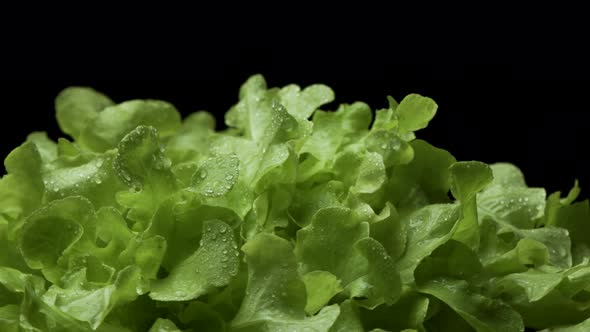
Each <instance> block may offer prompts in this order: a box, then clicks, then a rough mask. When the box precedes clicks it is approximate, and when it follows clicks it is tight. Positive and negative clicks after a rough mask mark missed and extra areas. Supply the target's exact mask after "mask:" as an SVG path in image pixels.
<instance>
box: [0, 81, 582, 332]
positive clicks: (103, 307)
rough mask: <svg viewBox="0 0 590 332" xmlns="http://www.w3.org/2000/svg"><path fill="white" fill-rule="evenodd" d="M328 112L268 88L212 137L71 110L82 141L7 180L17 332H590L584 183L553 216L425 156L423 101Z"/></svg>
mask: <svg viewBox="0 0 590 332" xmlns="http://www.w3.org/2000/svg"><path fill="white" fill-rule="evenodd" d="M333 100H334V92H333V91H332V90H331V89H330V88H328V87H326V86H324V85H320V84H315V85H311V86H309V87H306V88H303V89H302V88H300V87H299V86H297V85H288V86H285V87H283V88H268V87H267V84H266V82H265V80H264V78H263V77H262V76H260V75H256V76H253V77H251V78H250V79H248V81H247V82H246V83H245V84H244V85H243V86H242V87H241V89H240V93H239V100H238V101H237V103H236V104H235V105H234V106H233V107H232V108H231V109H230V110H229V111H228V113H227V114H226V116H225V123H226V124H227V126H228V127H229V128H228V129H227V130H224V131H215V120H214V118H213V116H212V115H211V114H209V113H206V112H197V113H193V114H190V115H188V116H187V117H185V118H184V120H182V119H181V117H180V114H179V113H178V112H177V111H176V109H175V108H174V106H172V105H171V104H170V103H167V102H164V101H158V100H132V101H126V102H122V103H115V102H113V101H112V100H111V99H109V98H108V97H107V96H105V95H104V94H102V93H100V92H97V91H94V90H92V89H90V88H85V87H72V88H67V89H65V90H64V91H62V92H61V93H60V94H59V95H58V96H57V98H56V102H55V108H56V118H57V122H58V124H59V125H60V127H61V129H62V131H63V132H64V133H65V134H67V135H69V137H70V138H67V139H66V138H59V139H58V140H57V142H54V141H53V140H52V139H50V138H49V137H48V136H47V134H45V133H42V132H35V133H32V134H31V135H29V136H28V137H27V139H26V141H25V142H24V143H23V144H22V145H21V146H19V147H17V148H16V149H14V150H13V151H12V152H11V153H10V154H9V155H8V156H7V157H6V159H5V161H4V164H5V166H6V170H7V174H6V175H4V176H3V177H2V178H1V179H0V331H7V332H13V331H14V332H16V331H35V332H39V331H43V332H46V331H47V332H62V331H72V332H77V331H99V332H134V331H150V332H158V331H170V332H176V331H179V332H180V331H182V332H189V331H192V332H196V331H208V332H222V331H240V332H246V331H252V332H260V331H262V332H264V331H268V332H281V331H284V332H287V331H296V332H348V331H352V332H370V331H373V332H377V331H391V332H395V331H419V332H425V331H478V332H493V331H502V332H518V331H524V330H525V327H526V328H529V329H530V330H542V331H547V332H549V331H587V330H589V329H590V323H589V322H590V318H589V317H590V236H589V233H590V205H589V203H588V201H582V202H576V199H577V197H578V195H579V193H580V188H579V186H578V183H577V182H576V183H575V184H574V187H573V189H571V191H570V192H569V194H568V195H567V196H566V197H565V198H562V197H561V194H560V193H559V192H558V193H554V194H551V195H549V196H548V197H546V193H545V190H544V189H542V188H530V187H528V186H527V185H526V182H525V180H524V176H523V174H522V173H521V172H520V170H519V169H518V168H517V167H516V166H514V165H512V164H508V163H497V164H492V165H486V164H484V163H481V162H476V161H459V162H457V161H456V159H455V158H454V157H453V156H452V155H451V154H450V153H449V152H447V151H445V150H442V149H439V148H437V147H435V146H432V145H431V144H429V143H427V142H425V141H423V140H419V139H416V134H415V132H416V131H417V130H420V129H423V128H425V127H426V126H427V125H428V123H429V121H430V120H432V118H433V117H434V115H435V114H436V111H437V104H436V103H435V102H434V101H433V100H431V99H429V98H427V97H423V96H420V95H418V94H411V95H408V96H406V97H405V98H403V99H402V100H401V102H399V103H398V102H397V101H396V100H395V99H393V98H392V97H388V101H389V102H388V106H387V108H385V109H381V110H376V111H375V112H373V111H372V110H371V108H370V107H369V106H368V105H367V104H365V103H362V102H355V103H352V104H343V105H340V106H339V107H338V108H337V109H336V110H335V111H328V110H321V109H320V108H322V107H323V105H325V104H327V103H330V102H332V101H333ZM373 114H374V115H375V118H374V119H373ZM451 195H452V196H451ZM451 197H452V198H451Z"/></svg>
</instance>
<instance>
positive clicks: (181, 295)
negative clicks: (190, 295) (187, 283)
mask: <svg viewBox="0 0 590 332" xmlns="http://www.w3.org/2000/svg"><path fill="white" fill-rule="evenodd" d="M174 295H176V296H178V297H185V296H186V293H185V292H183V291H176V292H174Z"/></svg>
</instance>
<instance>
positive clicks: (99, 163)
mask: <svg viewBox="0 0 590 332" xmlns="http://www.w3.org/2000/svg"><path fill="white" fill-rule="evenodd" d="M102 163H103V160H102V159H98V160H97V161H96V167H100V166H102Z"/></svg>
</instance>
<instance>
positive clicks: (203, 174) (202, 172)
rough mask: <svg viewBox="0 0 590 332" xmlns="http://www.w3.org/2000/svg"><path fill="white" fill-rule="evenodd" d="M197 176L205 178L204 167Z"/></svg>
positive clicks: (205, 171)
mask: <svg viewBox="0 0 590 332" xmlns="http://www.w3.org/2000/svg"><path fill="white" fill-rule="evenodd" d="M199 177H200V178H201V179H205V178H206V177H207V170H206V169H203V170H201V171H200V172H199Z"/></svg>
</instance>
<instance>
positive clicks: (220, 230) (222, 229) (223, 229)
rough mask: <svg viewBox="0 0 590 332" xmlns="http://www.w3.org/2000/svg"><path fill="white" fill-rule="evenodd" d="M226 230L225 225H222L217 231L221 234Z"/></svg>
mask: <svg viewBox="0 0 590 332" xmlns="http://www.w3.org/2000/svg"><path fill="white" fill-rule="evenodd" d="M226 231H227V229H226V228H225V226H222V227H221V229H219V233H221V234H223V233H225V232H226Z"/></svg>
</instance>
